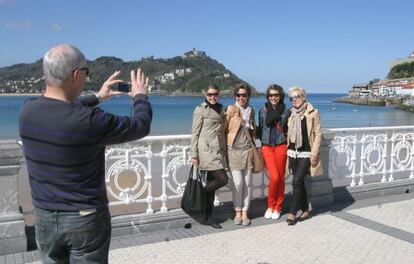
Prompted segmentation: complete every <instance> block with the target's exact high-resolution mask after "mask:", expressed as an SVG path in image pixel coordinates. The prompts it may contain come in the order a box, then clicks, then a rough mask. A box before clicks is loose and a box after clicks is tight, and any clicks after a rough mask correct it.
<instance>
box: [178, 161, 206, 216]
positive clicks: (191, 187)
mask: <svg viewBox="0 0 414 264" xmlns="http://www.w3.org/2000/svg"><path fill="white" fill-rule="evenodd" d="M181 209H183V211H184V212H185V213H186V214H188V215H189V216H191V217H193V218H200V217H204V216H205V214H206V209H207V197H206V193H205V190H204V187H203V183H202V179H201V176H200V171H199V170H198V167H195V166H191V170H190V175H189V176H188V180H187V184H186V185H185V189H184V192H183V196H182V198H181Z"/></svg>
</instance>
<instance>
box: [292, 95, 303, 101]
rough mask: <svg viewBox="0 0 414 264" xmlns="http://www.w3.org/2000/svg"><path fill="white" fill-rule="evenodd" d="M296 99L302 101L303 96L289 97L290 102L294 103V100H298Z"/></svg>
mask: <svg viewBox="0 0 414 264" xmlns="http://www.w3.org/2000/svg"><path fill="white" fill-rule="evenodd" d="M296 99H302V95H299V94H298V95H294V96H292V97H289V100H290V101H291V102H293V100H296Z"/></svg>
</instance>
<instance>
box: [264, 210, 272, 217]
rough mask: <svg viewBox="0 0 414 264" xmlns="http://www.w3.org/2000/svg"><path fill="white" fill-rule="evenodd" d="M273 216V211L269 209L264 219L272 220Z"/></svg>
mask: <svg viewBox="0 0 414 264" xmlns="http://www.w3.org/2000/svg"><path fill="white" fill-rule="evenodd" d="M272 214H273V211H272V210H270V209H267V210H266V213H265V215H264V218H266V219H271V218H272Z"/></svg>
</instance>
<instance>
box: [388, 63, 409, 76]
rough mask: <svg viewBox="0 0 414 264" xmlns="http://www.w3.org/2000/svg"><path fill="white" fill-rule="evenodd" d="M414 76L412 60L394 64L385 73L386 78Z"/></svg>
mask: <svg viewBox="0 0 414 264" xmlns="http://www.w3.org/2000/svg"><path fill="white" fill-rule="evenodd" d="M411 77H414V62H410V63H403V64H399V65H396V66H394V67H393V68H392V69H391V70H390V72H389V73H388V75H387V79H400V78H411Z"/></svg>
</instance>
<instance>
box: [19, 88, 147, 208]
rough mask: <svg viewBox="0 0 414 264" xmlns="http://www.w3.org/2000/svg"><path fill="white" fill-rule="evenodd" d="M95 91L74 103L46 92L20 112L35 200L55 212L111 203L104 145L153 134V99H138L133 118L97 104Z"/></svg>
mask: <svg viewBox="0 0 414 264" xmlns="http://www.w3.org/2000/svg"><path fill="white" fill-rule="evenodd" d="M97 104H98V99H97V98H96V96H94V95H91V96H88V97H84V98H82V99H78V100H76V101H75V102H73V103H69V102H64V101H60V100H56V99H52V98H48V97H44V96H42V97H39V98H31V99H28V100H27V101H26V102H25V104H24V105H23V107H22V109H21V112H20V121H19V125H20V137H21V139H22V141H23V151H24V155H25V158H26V164H27V170H28V173H29V182H30V187H31V194H32V201H33V205H34V206H36V207H39V208H42V209H46V210H52V211H78V210H82V209H91V208H99V207H104V206H107V204H108V198H107V195H106V186H105V146H106V145H110V144H117V143H122V142H126V141H131V140H136V139H139V138H142V137H145V136H146V135H148V134H149V131H150V125H151V120H152V109H151V104H150V103H149V102H148V97H147V96H146V95H142V94H141V95H137V96H136V97H135V98H134V114H133V116H132V117H122V116H116V115H113V114H110V113H106V112H104V111H103V110H102V109H100V108H96V107H95V106H96V105H97Z"/></svg>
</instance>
